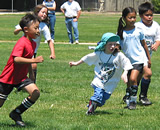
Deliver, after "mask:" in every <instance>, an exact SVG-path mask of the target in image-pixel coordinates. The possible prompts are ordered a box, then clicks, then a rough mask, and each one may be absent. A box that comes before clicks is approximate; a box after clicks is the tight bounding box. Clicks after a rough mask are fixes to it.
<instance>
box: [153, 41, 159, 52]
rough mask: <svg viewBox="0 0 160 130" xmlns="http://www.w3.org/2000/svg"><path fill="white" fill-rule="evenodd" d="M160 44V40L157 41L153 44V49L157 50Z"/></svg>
mask: <svg viewBox="0 0 160 130" xmlns="http://www.w3.org/2000/svg"><path fill="white" fill-rule="evenodd" d="M159 46H160V41H156V42H155V43H154V44H153V45H152V46H151V49H152V50H153V51H157V49H158V47H159Z"/></svg>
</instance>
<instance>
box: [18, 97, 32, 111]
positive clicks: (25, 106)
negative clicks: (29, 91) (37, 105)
mask: <svg viewBox="0 0 160 130" xmlns="http://www.w3.org/2000/svg"><path fill="white" fill-rule="evenodd" d="M33 104H34V102H32V101H31V100H30V99H28V98H25V99H24V100H23V101H22V103H21V105H19V106H18V107H17V108H16V109H15V111H16V112H17V113H19V114H22V113H23V112H24V111H26V110H27V109H28V108H30V107H31V106H32V105H33Z"/></svg>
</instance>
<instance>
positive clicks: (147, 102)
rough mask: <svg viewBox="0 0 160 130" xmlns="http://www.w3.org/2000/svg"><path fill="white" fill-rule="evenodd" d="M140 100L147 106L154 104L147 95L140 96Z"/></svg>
mask: <svg viewBox="0 0 160 130" xmlns="http://www.w3.org/2000/svg"><path fill="white" fill-rule="evenodd" d="M139 101H140V103H141V104H142V105H145V106H147V105H151V104H152V102H150V101H149V100H148V98H147V97H141V96H139Z"/></svg>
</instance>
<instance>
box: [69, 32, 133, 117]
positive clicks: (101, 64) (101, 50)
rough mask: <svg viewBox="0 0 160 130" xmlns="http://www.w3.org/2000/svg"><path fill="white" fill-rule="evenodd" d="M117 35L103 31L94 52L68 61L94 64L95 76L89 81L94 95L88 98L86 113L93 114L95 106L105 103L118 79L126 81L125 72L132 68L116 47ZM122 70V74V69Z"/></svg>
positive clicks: (73, 64)
mask: <svg viewBox="0 0 160 130" xmlns="http://www.w3.org/2000/svg"><path fill="white" fill-rule="evenodd" d="M117 41H119V36H117V35H115V34H113V33H105V34H104V35H103V36H102V39H101V42H100V43H99V45H98V46H97V47H96V49H95V52H93V53H90V54H88V55H86V56H84V57H82V58H81V60H79V61H77V62H69V64H70V67H72V66H77V65H80V64H81V63H84V62H85V63H87V64H88V65H90V66H91V65H95V68H94V72H95V77H94V79H93V81H92V83H91V85H92V87H93V88H94V95H93V96H92V97H91V98H90V101H89V106H88V111H87V113H86V114H87V115H90V114H94V110H95V109H96V107H97V106H98V107H101V106H103V105H104V104H105V101H106V100H108V99H109V98H110V96H111V94H112V93H113V91H114V89H115V88H116V87H117V84H118V82H119V80H120V77H121V78H122V79H123V80H124V82H125V83H127V82H128V78H127V73H128V70H130V69H132V65H131V63H130V61H129V59H128V58H126V57H125V55H124V54H123V53H122V52H119V50H118V49H115V48H116V45H117V43H116V42H117ZM123 70H124V72H123V74H122V71H123Z"/></svg>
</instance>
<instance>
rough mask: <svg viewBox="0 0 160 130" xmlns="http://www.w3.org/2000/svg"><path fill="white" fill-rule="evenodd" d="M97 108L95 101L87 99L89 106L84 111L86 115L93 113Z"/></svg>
mask: <svg viewBox="0 0 160 130" xmlns="http://www.w3.org/2000/svg"><path fill="white" fill-rule="evenodd" d="M96 108H97V103H96V102H94V101H92V100H90V101H89V106H88V110H87V112H86V115H93V114H94V110H95V109H96Z"/></svg>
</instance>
